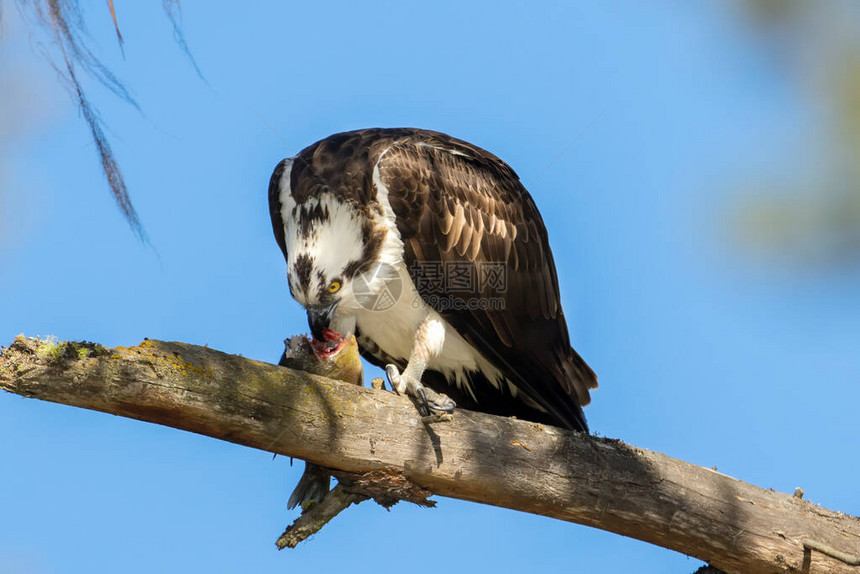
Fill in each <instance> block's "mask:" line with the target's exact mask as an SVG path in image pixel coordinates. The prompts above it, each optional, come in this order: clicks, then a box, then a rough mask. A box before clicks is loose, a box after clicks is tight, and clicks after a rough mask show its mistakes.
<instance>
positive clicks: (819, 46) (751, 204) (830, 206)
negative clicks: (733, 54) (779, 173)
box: [734, 0, 860, 267]
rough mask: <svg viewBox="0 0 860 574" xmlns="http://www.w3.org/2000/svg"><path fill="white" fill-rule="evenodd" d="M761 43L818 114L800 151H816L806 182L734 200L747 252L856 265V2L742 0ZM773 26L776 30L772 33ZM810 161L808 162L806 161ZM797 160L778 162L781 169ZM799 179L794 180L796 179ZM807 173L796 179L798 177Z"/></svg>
mask: <svg viewBox="0 0 860 574" xmlns="http://www.w3.org/2000/svg"><path fill="white" fill-rule="evenodd" d="M742 5H743V6H744V7H745V9H746V12H745V13H746V14H747V15H748V16H749V18H750V20H751V21H752V22H753V29H754V30H757V31H758V32H760V33H761V36H762V37H763V38H764V39H765V42H769V43H775V44H777V45H776V46H774V48H775V49H777V50H779V51H780V53H783V54H785V53H787V54H790V55H793V57H791V56H789V57H787V58H784V59H783V61H784V62H785V65H786V66H788V67H789V70H787V71H788V72H789V74H788V76H789V78H791V79H792V81H793V82H794V83H795V85H796V89H797V90H799V92H800V93H801V95H802V96H806V98H807V99H808V100H809V101H811V102H812V107H814V108H815V107H818V108H820V109H818V110H814V111H815V112H820V113H818V114H817V115H820V117H823V118H825V121H824V122H822V125H820V126H817V127H820V129H821V131H820V133H814V134H811V135H813V136H814V137H817V138H820V142H816V144H815V145H814V149H810V150H808V153H807V154H806V155H807V157H809V158H812V157H813V156H815V155H816V154H818V155H819V156H823V158H824V159H823V160H822V161H820V162H818V164H817V165H810V166H803V167H804V168H807V167H811V168H813V176H812V179H811V181H812V185H811V186H802V185H799V184H798V185H797V187H796V188H793V189H792V188H789V187H788V186H785V185H782V184H776V183H774V184H765V185H764V186H761V187H763V189H762V190H761V192H760V193H750V194H746V195H745V199H744V200H742V201H741V202H740V203H739V204H738V205H736V206H735V215H734V221H735V222H736V226H735V227H736V230H737V237H738V238H739V239H740V240H741V242H742V245H743V247H744V248H745V250H747V251H753V252H756V253H761V254H764V255H766V256H767V257H769V258H774V257H775V258H777V259H780V260H784V261H789V262H792V263H796V264H798V263H799V264H803V265H806V266H809V265H812V266H840V267H842V266H845V265H856V264H857V263H860V42H858V39H860V11H858V8H860V6H858V5H856V4H853V3H849V2H837V1H831V2H821V3H802V2H796V1H780V0H746V1H744V2H743V3H742ZM775 30H779V31H780V32H783V33H781V34H774V33H773V32H774V31H775ZM810 162H812V160H811V159H810ZM797 167H798V166H796V165H792V164H791V163H790V162H785V170H786V172H787V173H788V174H789V175H791V172H790V171H789V170H792V169H796V168H797ZM798 179H800V178H798ZM806 179H807V178H804V180H806Z"/></svg>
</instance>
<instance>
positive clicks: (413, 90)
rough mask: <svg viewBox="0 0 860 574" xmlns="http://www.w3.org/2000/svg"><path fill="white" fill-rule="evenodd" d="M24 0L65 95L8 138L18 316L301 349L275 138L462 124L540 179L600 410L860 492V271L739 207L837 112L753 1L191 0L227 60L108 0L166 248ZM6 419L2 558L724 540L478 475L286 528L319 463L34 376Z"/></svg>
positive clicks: (4, 248) (469, 554)
mask: <svg viewBox="0 0 860 574" xmlns="http://www.w3.org/2000/svg"><path fill="white" fill-rule="evenodd" d="M6 4H7V6H5V8H6V9H5V11H4V17H6V18H7V21H6V22H5V24H4V28H5V42H4V43H3V44H2V46H0V50H2V53H0V58H2V60H0V62H2V65H3V66H5V67H6V70H7V71H10V70H11V71H12V72H14V73H16V74H17V77H19V78H21V77H23V78H26V79H27V82H26V85H27V86H29V90H30V94H31V96H30V97H28V98H27V99H26V101H27V102H29V104H30V105H29V107H28V108H27V109H28V110H29V112H31V113H30V114H29V115H28V117H32V118H38V121H35V120H34V121H33V123H32V125H31V126H29V128H30V129H27V130H24V131H22V132H21V133H19V135H18V136H17V137H16V139H14V140H12V141H11V143H7V144H4V147H0V153H2V156H0V170H2V171H0V177H2V179H0V206H2V212H0V344H8V342H9V341H11V340H12V338H13V337H14V336H15V335H16V334H18V333H21V332H24V333H26V334H28V335H36V334H38V335H43V336H44V335H56V336H58V337H60V338H63V339H88V340H95V341H99V342H101V343H103V344H106V345H110V346H114V345H129V344H135V343H137V342H139V341H141V340H142V339H143V338H144V337H149V338H158V339H166V340H181V341H186V342H191V343H197V344H208V345H209V346H211V347H214V348H217V349H221V350H224V351H227V352H232V353H241V354H242V355H244V356H247V357H252V358H255V359H261V360H269V361H274V360H276V359H277V357H278V355H279V353H280V350H281V341H282V340H283V338H284V337H286V336H288V335H291V334H295V333H298V332H304V331H305V330H306V328H307V327H306V323H305V317H304V313H303V312H302V310H301V309H300V307H299V306H298V304H296V303H295V302H293V301H292V300H291V299H290V297H289V293H288V290H287V286H286V279H285V272H284V271H285V270H284V264H283V260H282V258H281V254H280V252H279V250H278V248H277V246H276V244H275V241H274V239H273V237H272V232H271V226H270V223H269V215H268V207H267V198H266V190H267V185H268V178H269V175H270V174H271V171H272V169H273V167H274V166H275V164H276V163H277V162H278V161H279V160H280V159H282V158H283V157H286V156H289V155H293V154H294V153H295V152H296V151H298V150H299V149H301V148H303V147H304V146H306V145H308V144H310V143H312V142H314V141H316V140H318V139H320V138H322V137H325V136H327V135H329V134H331V133H334V132H338V131H344V130H348V129H354V128H360V127H369V126H417V127H424V128H430V129H436V130H440V131H444V132H447V133H450V134H452V135H454V136H457V137H460V138H463V139H466V140H468V141H471V142H473V143H475V144H478V145H480V146H482V147H485V148H486V149H489V150H491V151H493V152H494V153H496V154H497V155H499V156H500V157H502V158H503V159H505V160H506V161H507V162H508V163H510V164H511V165H512V166H513V167H514V169H515V170H516V171H517V172H518V173H519V174H520V176H521V178H522V180H523V181H524V182H526V183H527V184H530V185H529V187H530V190H531V192H532V194H533V196H534V197H535V200H536V202H537V204H538V206H539V208H541V210H542V212H543V215H544V219H545V222H546V225H547V228H548V230H549V233H550V238H551V244H552V247H553V250H554V254H555V258H556V262H557V267H558V271H559V280H560V283H561V289H562V296H563V302H564V308H565V312H566V315H567V317H568V322H569V325H570V329H571V336H572V340H573V343H574V346H575V347H576V348H577V349H578V350H579V352H580V353H581V354H582V355H583V356H584V357H585V358H586V359H587V360H588V362H589V363H590V364H591V365H592V367H593V368H594V369H595V371H596V372H597V373H598V375H599V378H600V389H599V390H598V391H596V392H595V393H593V399H594V400H593V403H592V405H591V406H589V407H588V408H587V409H586V414H587V416H588V418H589V422H590V424H591V427H592V429H593V431H594V432H596V433H598V434H600V435H604V436H610V437H617V438H620V439H622V440H624V441H626V442H629V443H631V444H634V445H637V446H640V447H644V448H649V449H653V450H656V451H661V452H665V453H666V454H669V455H671V456H675V457H678V458H681V459H684V460H687V461H690V462H693V463H697V464H702V465H706V466H709V467H712V466H717V467H718V468H719V470H720V471H722V472H725V473H727V474H730V475H732V476H735V477H737V478H740V479H742V480H746V481H749V482H752V483H754V484H757V485H759V486H763V487H773V488H775V489H777V490H780V491H786V492H790V491H793V490H794V488H795V487H796V486H801V487H803V488H804V489H805V490H806V492H807V498H809V499H811V500H813V501H815V502H818V503H821V504H823V505H825V506H828V507H830V508H833V509H835V510H840V511H842V512H846V513H850V514H855V515H856V514H860V493H858V490H857V488H856V477H857V476H858V474H860V462H858V460H857V457H856V456H846V454H847V453H849V452H850V450H846V447H849V448H850V447H851V446H853V444H854V440H855V437H856V436H857V435H858V431H860V420H858V417H857V416H856V405H857V404H858V400H860V385H857V381H858V378H860V361H858V343H860V330H858V327H857V326H858V325H860V295H858V293H860V290H858V288H857V287H858V283H860V273H858V272H857V269H856V268H855V269H849V268H846V269H835V270H834V269H826V270H821V269H818V270H816V269H813V270H810V269H807V268H802V267H797V266H792V265H791V264H787V263H785V262H780V261H774V260H771V259H768V258H763V257H757V256H751V255H750V254H749V253H746V252H745V250H744V249H743V246H742V245H738V243H737V242H736V241H734V239H733V236H732V234H731V232H730V230H731V222H730V221H729V220H728V217H729V216H728V213H730V212H731V208H732V206H733V205H735V202H736V201H737V200H738V198H739V197H741V198H742V197H743V194H744V193H747V191H748V190H749V189H750V188H751V185H750V182H760V181H767V180H768V179H777V180H779V181H793V180H799V179H803V178H804V177H807V175H808V173H809V172H810V171H813V170H814V169H815V164H814V159H811V158H812V156H814V149H815V146H816V138H818V137H821V134H820V131H821V130H820V128H819V124H820V123H821V122H822V119H821V116H822V112H821V111H820V108H819V105H818V102H816V101H814V100H810V97H809V94H808V93H806V94H804V93H802V91H800V90H798V89H797V86H796V81H795V80H794V79H793V78H792V75H791V73H790V72H789V71H788V70H787V69H786V66H785V65H784V63H783V62H782V61H781V59H780V58H779V57H778V55H777V54H774V51H773V49H772V47H771V46H769V45H768V44H767V43H766V42H765V41H764V40H762V38H761V37H760V35H758V34H757V33H756V32H755V30H754V27H753V26H752V25H751V24H750V22H749V20H747V19H746V18H745V17H744V15H743V12H742V11H741V9H740V5H739V4H726V3H717V2H703V3H696V4H692V3H685V2H671V3H669V2H664V3H649V4H648V6H647V8H646V6H645V4H644V3H621V2H619V3H593V2H579V3H567V2H556V3H552V2H537V3H534V2H524V1H523V2H502V3H500V2H474V3H469V4H463V3H457V2H433V3H421V4H411V3H395V2H379V3H348V2H328V3H310V2H305V3H295V2H260V3H255V4H254V5H253V6H251V7H248V8H243V9H242V10H239V11H237V10H236V8H235V6H236V4H235V3H226V2H224V3H209V2H202V1H199V0H198V1H191V0H186V1H184V2H183V8H184V18H183V22H184V30H185V33H186V37H187V40H188V43H189V45H190V47H191V50H192V52H193V54H194V56H195V58H196V60H197V62H198V64H199V66H200V68H201V70H202V72H203V74H204V75H205V77H206V80H207V82H208V84H207V83H203V82H201V81H200V80H199V78H197V76H196V75H195V73H194V71H193V69H192V67H191V66H190V65H189V63H188V61H187V59H186V58H185V56H184V55H183V54H182V52H181V51H180V50H179V48H178V47H177V46H176V44H175V43H173V41H172V31H171V28H170V25H169V23H168V21H167V20H166V18H165V17H164V15H163V14H162V12H161V11H160V6H159V3H156V2H152V3H117V9H118V17H119V21H120V25H121V27H122V31H123V36H124V37H125V40H126V58H125V60H123V59H122V57H121V56H120V54H119V51H118V49H117V48H116V45H115V41H114V39H113V38H112V36H111V32H112V28H111V27H112V23H111V22H110V19H109V16H108V15H107V11H106V10H105V8H104V3H103V2H98V1H93V2H87V3H86V4H85V6H87V12H86V13H87V15H88V17H89V18H88V22H89V26H90V29H91V32H92V36H93V42H94V43H95V44H94V45H95V46H97V53H98V54H99V55H100V56H102V57H103V59H104V61H105V62H106V63H107V64H108V65H109V66H110V67H111V68H112V69H113V70H114V71H115V72H117V74H118V75H119V76H120V77H121V78H122V79H123V80H124V81H125V82H126V84H127V86H128V87H129V88H130V90H131V91H132V93H133V94H134V96H135V98H136V99H137V101H138V102H139V104H140V106H141V108H142V110H143V114H139V113H137V112H136V111H135V110H134V109H132V108H131V107H130V106H128V105H127V104H125V103H123V102H121V101H118V100H117V99H116V98H114V97H112V96H111V95H110V94H108V93H106V92H105V90H104V89H103V88H100V87H99V86H96V85H95V84H93V83H91V84H90V86H91V94H92V97H93V100H94V102H95V103H96V104H97V106H98V108H99V110H100V111H101V114H102V116H103V118H104V120H105V121H106V123H107V125H108V126H109V137H110V138H111V141H112V142H113V144H114V148H115V152H116V154H117V156H118V158H119V160H120V162H121V164H122V166H123V168H124V172H125V176H126V179H127V182H128V185H129V189H130V191H131V194H132V197H133V200H134V202H135V205H136V207H137V209H138V212H139V214H140V217H141V220H142V222H143V224H144V226H145V228H146V231H147V233H148V235H149V238H150V240H151V246H148V245H142V244H141V243H140V242H139V241H137V239H136V238H135V237H134V235H133V234H132V233H131V232H130V231H129V230H128V228H127V226H126V224H125V222H124V221H123V220H122V218H121V216H120V215H119V213H118V210H117V209H116V207H115V205H114V203H113V202H112V200H111V198H110V197H109V194H108V191H107V189H106V185H105V183H104V181H103V176H102V174H101V172H100V171H99V167H98V160H97V157H96V153H95V149H94V146H93V144H92V142H91V141H90V138H89V134H88V131H87V128H86V126H85V125H84V123H83V121H82V119H81V118H80V116H79V114H78V113H77V110H76V109H75V107H74V106H73V105H72V104H71V103H70V102H69V100H68V97H67V96H66V94H65V93H64V92H61V91H58V89H57V86H58V84H57V82H56V81H55V78H54V76H53V72H52V70H51V69H50V67H49V66H48V65H47V64H46V63H45V61H44V60H43V59H42V58H41V57H40V55H39V54H38V45H37V43H36V42H34V41H28V38H27V35H26V33H25V32H24V31H23V30H22V29H21V26H20V23H18V22H17V18H18V15H17V11H16V10H15V8H14V7H12V6H11V5H8V4H9V3H8V2H7V3H6ZM0 71H2V70H0ZM0 98H3V96H0ZM2 102H3V100H2V99H0V103H2ZM19 103H20V102H19ZM601 114H602V115H601ZM598 116H599V120H598V121H597V122H596V123H594V125H593V126H592V127H591V128H590V129H589V130H588V131H587V132H586V133H585V134H584V135H582V137H581V138H580V139H579V140H578V141H576V143H575V144H574V145H573V146H571V147H570V149H569V150H568V151H567V152H566V153H564V154H563V155H562V156H561V157H560V158H559V159H558V160H557V161H555V162H554V163H553V161H554V160H555V159H556V158H557V157H558V155H559V154H560V153H561V152H562V151H563V150H564V149H565V148H567V146H569V145H570V144H571V142H573V141H574V140H575V139H576V137H577V136H578V134H580V133H581V132H582V131H583V130H584V129H585V128H586V127H587V126H588V125H589V124H591V123H592V122H593V121H594V120H595V118H598ZM260 118H263V119H264V120H265V121H263V120H261V119H260ZM267 123H268V124H269V125H270V126H271V127H272V128H273V129H270V128H269V127H268V126H267V125H266V124H267ZM273 130H274V132H276V133H273ZM285 142H286V143H285ZM547 168H549V169H547ZM541 174H543V175H541ZM0 436H3V437H4V440H3V441H0V476H2V477H3V478H2V482H3V486H2V488H0V508H2V514H0V572H12V573H19V572H20V573H55V572H56V573H77V572H81V573H83V572H87V573H89V572H100V571H124V572H130V573H133V572H151V571H166V572H186V571H189V570H190V571H204V570H205V571H210V572H236V571H261V572H269V571H278V572H285V571H300V570H301V569H304V568H314V569H320V570H322V571H328V570H329V569H331V570H337V569H344V570H347V569H348V570H349V571H350V572H353V573H361V572H378V571H380V570H383V571H385V570H386V569H387V568H388V567H389V566H390V569H391V570H394V569H395V568H397V569H400V568H409V569H410V570H411V571H412V572H415V573H419V572H431V571H436V570H437V569H438V568H439V567H440V565H439V564H438V563H437V562H436V561H434V560H433V559H431V558H429V557H428V556H427V555H426V554H422V552H421V551H419V550H417V548H418V547H419V544H420V542H421V541H424V540H428V539H429V540H432V552H431V554H432V555H434V556H436V555H439V554H440V552H441V553H443V554H444V555H445V556H446V557H448V559H449V561H450V569H452V570H453V571H472V570H477V569H480V570H481V571H485V570H486V571H489V570H491V569H492V570H494V571H498V572H521V571H525V570H528V571H532V570H539V569H546V570H550V569H551V570H556V571H577V572H580V571H581V572H610V573H611V572H629V571H631V570H632V569H635V570H636V571H637V572H645V573H647V572H669V571H671V572H692V571H693V570H695V569H696V568H697V567H698V565H699V562H698V561H696V560H694V559H690V558H687V557H685V556H682V555H679V554H676V553H674V552H671V551H668V550H664V549H661V548H657V547H652V546H649V545H647V544H644V543H640V542H637V541H633V540H630V539H627V538H623V537H621V536H618V535H614V534H611V533H605V532H601V531H597V530H593V529H589V528H586V527H581V526H577V525H572V524H568V523H563V522H558V521H554V520H551V519H548V518H544V517H538V516H531V515H526V514H522V513H517V512H513V511H508V510H503V509H497V508H492V507H488V506H481V505H475V504H470V503H466V502H460V501H456V500H449V499H440V501H439V505H438V508H436V509H434V510H425V509H419V508H417V507H410V506H407V505H405V504H403V505H398V506H396V507H395V508H393V509H392V510H391V511H390V512H386V511H384V510H383V509H381V508H379V507H376V506H372V505H370V504H363V505H361V506H360V507H357V508H353V509H350V510H349V511H348V512H346V513H344V514H343V515H342V516H340V517H338V518H337V519H336V520H335V521H334V522H333V523H331V524H329V525H328V526H327V527H326V528H325V529H324V530H323V531H322V532H321V533H320V534H318V535H317V536H316V537H315V538H313V539H312V540H311V541H310V542H308V543H305V544H303V545H302V546H301V547H300V548H298V549H296V550H293V551H284V552H280V553H279V552H276V551H275V549H274V544H273V542H274V540H275V538H276V537H277V535H278V534H280V532H281V531H282V529H283V527H284V526H285V525H286V524H288V523H289V522H291V521H292V519H293V518H294V515H293V513H291V512H288V511H287V510H286V499H287V496H288V494H289V492H290V491H291V489H292V487H293V485H294V483H295V482H296V481H297V480H298V476H299V474H300V472H301V464H300V463H297V464H296V465H294V466H292V467H291V466H290V464H289V460H288V459H285V458H281V457H279V458H278V459H276V460H274V461H273V460H272V457H271V456H270V455H268V454H266V453H262V452H259V451H254V450H251V449H247V448H242V447H239V446H236V445H232V444H227V443H222V442H219V441H215V440H212V439H208V438H205V437H200V436H195V435H191V434H188V433H184V432H181V431H176V430H173V429H168V428H163V427H158V426H154V425H149V424H145V423H141V422H136V421H131V420H126V419H122V418H118V417H112V416H108V415H104V414H98V413H93V412H88V411H84V410H78V409H73V408H70V407H64V406H58V405H52V404H48V403H41V402H37V401H33V400H25V399H22V398H20V397H16V396H12V395H6V394H2V395H0ZM381 565H383V566H381ZM386 565H387V566H386Z"/></svg>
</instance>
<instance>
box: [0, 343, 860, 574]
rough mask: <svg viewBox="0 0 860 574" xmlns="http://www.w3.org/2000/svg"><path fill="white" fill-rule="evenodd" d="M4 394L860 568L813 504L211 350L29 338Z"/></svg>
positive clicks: (635, 526) (858, 523)
mask: <svg viewBox="0 0 860 574" xmlns="http://www.w3.org/2000/svg"><path fill="white" fill-rule="evenodd" d="M0 388H2V389H5V390H7V391H10V392H13V393H17V394H20V395H23V396H25V397H33V398H39V399H42V400H48V401H53V402H58V403H63V404H68V405H74V406H79V407H83V408H88V409H94V410H98V411H103V412H107V413H112V414H116V415H123V416H127V417H131V418H135V419H140V420H145V421H149V422H154V423H159V424H163V425H167V426H171V427H175V428H180V429H184V430H188V431H191V432H196V433H200V434H204V435H208V436H211V437H215V438H219V439H222V440H227V441H231V442H234V443H237V444H242V445H246V446H249V447H253V448H258V449H262V450H266V451H270V452H274V453H278V454H282V455H286V456H293V457H297V458H301V459H305V460H308V461H310V462H313V463H316V464H319V465H322V466H325V467H330V468H332V469H337V470H338V471H341V472H344V473H349V474H350V475H355V474H358V475H363V474H365V473H370V472H372V473H374V474H375V478H374V479H372V480H369V481H367V482H368V483H379V482H381V481H380V477H385V478H386V480H387V481H388V482H389V483H390V485H389V486H397V485H399V486H398V488H400V489H401V491H402V492H400V491H398V493H397V494H396V497H397V498H407V499H408V497H409V496H410V492H413V491H414V492H417V493H418V494H415V496H417V497H418V498H420V497H421V496H425V497H426V491H430V492H433V493H435V494H438V495H441V496H449V497H452V498H459V499H462V500H470V501H474V502H480V503H484V504H492V505H495V506H501V507H505V508H512V509H515V510H520V511H523V512H530V513H534V514H542V515H545V516H550V517H553V518H557V519H560V520H567V521H570V522H577V523H580V524H585V525H588V526H594V527H596V528H602V529H604V530H609V531H611V532H616V533H618V534H622V535H624V536H630V537H633V538H638V539H640V540H644V541H646V542H650V543H653V544H657V545H660V546H663V547H665V548H670V549H673V550H676V551H678V552H682V553H684V554H688V555H691V556H695V557H697V558H700V559H702V560H704V561H706V562H708V563H710V564H712V565H713V566H716V567H718V568H720V569H722V570H725V571H728V572H744V573H751V574H755V573H770V572H828V573H830V572H833V573H840V572H846V573H847V572H856V570H855V569H854V568H852V567H850V566H848V565H847V564H845V563H844V562H842V561H841V560H840V559H839V558H838V555H845V556H848V555H851V554H856V553H857V549H858V548H860V520H858V519H857V518H854V517H851V516H847V515H844V514H841V513H838V512H833V511H830V510H827V509H824V508H821V507H819V506H816V505H814V504H812V503H810V502H807V501H805V500H802V499H801V498H799V497H796V496H792V495H788V494H783V493H778V492H774V491H772V490H764V489H761V488H758V487H756V486H753V485H750V484H747V483H744V482H741V481H739V480H736V479H734V478H731V477H729V476H726V475H723V474H720V473H718V472H716V471H713V470H709V469H706V468H702V467H700V466H695V465H692V464H689V463H686V462H683V461H680V460H676V459H673V458H670V457H667V456H665V455H662V454H659V453H654V452H650V451H647V450H644V449H639V448H636V447H631V446H628V445H625V444H624V443H622V442H620V441H617V440H612V439H601V438H595V437H589V436H585V435H582V434H579V433H575V432H570V431H564V430H560V429H557V428H552V427H547V426H544V425H540V424H535V423H531V422H527V421H519V420H514V419H509V418H503V417H495V416H490V415H486V414H482V413H474V412H469V411H465V410H458V411H456V413H455V414H454V417H453V420H451V421H441V422H429V421H425V422H422V420H421V419H420V418H419V416H418V415H417V413H416V412H415V408H414V407H413V405H412V403H411V402H410V401H409V400H407V399H405V398H403V397H399V396H396V395H394V394H392V393H387V392H383V391H379V390H374V389H366V388H361V387H356V386H353V385H349V384H345V383H338V382H336V381H332V380H329V379H325V378H322V377H317V376H314V375H309V374H307V373H303V372H298V371H292V370H290V369H286V368H282V367H277V366H275V365H269V364H266V363H262V362H259V361H253V360H250V359H245V358H242V357H238V356H232V355H226V354H224V353H220V352H218V351H214V350H211V349H208V348H204V347H197V346H194V345H187V344H183V343H164V342H159V341H144V342H143V343H141V344H140V345H139V346H137V347H118V348H116V349H105V348H104V347H101V346H99V345H93V344H89V343H59V344H58V343H51V342H49V343H46V342H43V341H37V340H35V339H25V338H23V337H19V338H17V339H16V340H15V341H14V342H13V343H12V345H11V347H9V348H8V349H3V350H2V356H0ZM414 492H413V493H414ZM422 493H423V494H422ZM810 542H812V543H811V544H810ZM804 543H806V547H804ZM821 548H826V549H828V550H832V552H829V554H831V555H832V556H836V557H832V556H828V555H826V554H824V553H822V552H821V551H820V549H821Z"/></svg>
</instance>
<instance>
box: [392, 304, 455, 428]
mask: <svg viewBox="0 0 860 574" xmlns="http://www.w3.org/2000/svg"><path fill="white" fill-rule="evenodd" d="M444 342H445V326H444V325H443V324H442V322H441V321H440V320H439V319H434V318H432V317H427V319H425V320H424V322H423V323H421V326H420V327H418V331H417V332H416V333H415V341H414V342H413V344H412V353H411V354H410V356H409V362H408V363H407V364H406V368H405V369H403V372H402V373H401V372H400V370H399V369H398V368H397V366H396V365H387V366H386V367H385V372H386V373H387V374H388V380H389V381H390V382H391V386H392V387H393V388H394V390H395V391H396V392H397V394H399V395H406V396H409V397H412V398H414V399H416V400H417V401H418V409H419V411H422V412H421V414H422V416H426V415H429V414H431V413H438V412H445V413H447V412H451V411H453V410H454V407H456V406H457V405H456V403H455V402H454V401H453V400H451V399H450V398H449V397H448V396H446V395H443V394H442V393H437V392H436V391H434V390H433V389H430V388H428V387H425V386H424V385H422V384H421V377H422V375H424V371H426V370H427V363H428V362H429V361H430V359H431V358H433V357H435V356H437V355H438V354H439V353H441V352H442V345H443V343H444Z"/></svg>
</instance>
